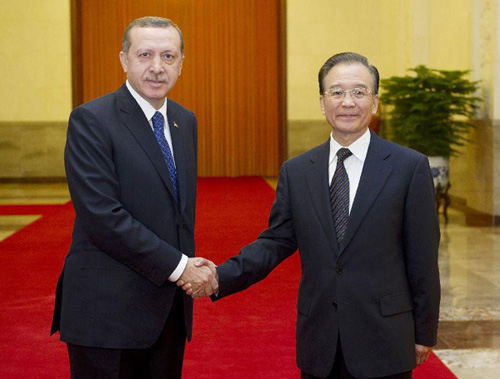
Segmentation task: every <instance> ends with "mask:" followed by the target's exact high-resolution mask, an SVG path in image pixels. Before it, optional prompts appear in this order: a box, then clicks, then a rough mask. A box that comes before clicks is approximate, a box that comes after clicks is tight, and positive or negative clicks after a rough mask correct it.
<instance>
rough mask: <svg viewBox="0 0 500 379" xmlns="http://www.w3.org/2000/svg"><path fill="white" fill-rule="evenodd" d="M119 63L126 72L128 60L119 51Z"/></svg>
mask: <svg viewBox="0 0 500 379" xmlns="http://www.w3.org/2000/svg"><path fill="white" fill-rule="evenodd" d="M120 63H121V64H122V68H123V71H125V72H127V64H128V59H127V55H126V54H125V53H124V52H123V51H120Z"/></svg>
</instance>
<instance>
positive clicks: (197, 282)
mask: <svg viewBox="0 0 500 379" xmlns="http://www.w3.org/2000/svg"><path fill="white" fill-rule="evenodd" d="M215 267H216V266H215V264H214V263H213V262H212V261H209V260H208V259H205V258H189V259H188V263H187V265H186V268H185V269H184V272H183V273H182V275H181V277H180V278H179V280H178V281H177V286H178V287H182V289H183V290H184V291H186V294H188V295H189V296H191V297H193V299H195V298H199V297H205V296H210V295H212V294H214V293H216V292H217V291H218V290H219V282H218V275H217V270H216V269H215Z"/></svg>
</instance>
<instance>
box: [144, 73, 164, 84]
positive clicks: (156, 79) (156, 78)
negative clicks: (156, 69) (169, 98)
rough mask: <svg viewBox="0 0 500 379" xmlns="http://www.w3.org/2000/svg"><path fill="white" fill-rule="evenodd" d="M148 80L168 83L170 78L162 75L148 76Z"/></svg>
mask: <svg viewBox="0 0 500 379" xmlns="http://www.w3.org/2000/svg"><path fill="white" fill-rule="evenodd" d="M146 80H150V81H153V82H162V83H168V77H167V76H166V75H162V74H149V75H148V76H146Z"/></svg>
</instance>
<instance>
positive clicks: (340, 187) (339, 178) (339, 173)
mask: <svg viewBox="0 0 500 379" xmlns="http://www.w3.org/2000/svg"><path fill="white" fill-rule="evenodd" d="M351 155H352V153H351V151H350V150H349V149H346V148H341V149H339V151H337V167H336V169H335V174H333V178H332V183H331V184H330V199H331V201H332V212H333V221H334V222H335V231H336V232H337V241H338V243H339V246H340V243H341V242H342V240H343V239H344V234H345V230H346V228H347V221H348V219H349V177H348V176H347V171H346V170H345V166H344V160H345V159H346V158H347V157H349V156H351Z"/></svg>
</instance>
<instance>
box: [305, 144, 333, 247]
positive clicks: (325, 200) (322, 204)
mask: <svg viewBox="0 0 500 379" xmlns="http://www.w3.org/2000/svg"><path fill="white" fill-rule="evenodd" d="M329 155H330V140H328V141H327V142H326V143H325V144H323V145H321V146H320V148H319V149H318V150H317V152H316V154H315V155H313V156H312V157H311V160H310V166H309V167H308V169H307V171H306V178H307V181H306V182H307V187H308V190H309V194H310V197H311V201H312V203H313V206H314V209H315V211H316V213H317V214H318V218H319V220H320V222H321V226H322V227H323V231H324V233H325V234H326V236H327V238H328V241H329V242H330V245H331V247H332V250H333V251H334V252H335V254H336V255H337V254H338V252H339V245H338V243H337V236H336V234H335V227H334V224H333V215H332V208H331V205H330V204H331V200H330V191H329V183H328V157H329Z"/></svg>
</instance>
